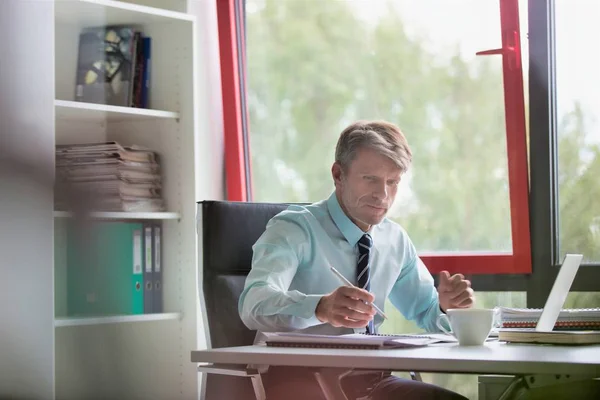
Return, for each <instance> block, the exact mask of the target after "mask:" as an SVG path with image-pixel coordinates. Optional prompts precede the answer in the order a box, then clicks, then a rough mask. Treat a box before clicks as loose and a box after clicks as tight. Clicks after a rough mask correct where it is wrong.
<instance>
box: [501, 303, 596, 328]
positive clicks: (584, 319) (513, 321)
mask: <svg viewBox="0 0 600 400" xmlns="http://www.w3.org/2000/svg"><path fill="white" fill-rule="evenodd" d="M541 315H542V309H539V308H510V307H500V318H501V327H502V328H535V326H536V324H537V322H538V320H539V319H540V316H541ZM554 329H556V330H582V329H598V330H600V308H575V309H562V310H561V311H560V314H559V316H558V320H557V321H556V324H555V325H554Z"/></svg>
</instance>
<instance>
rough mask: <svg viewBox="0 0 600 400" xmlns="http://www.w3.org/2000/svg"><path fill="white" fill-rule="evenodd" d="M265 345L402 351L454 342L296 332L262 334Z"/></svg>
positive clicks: (449, 338) (420, 337)
mask: <svg viewBox="0 0 600 400" xmlns="http://www.w3.org/2000/svg"><path fill="white" fill-rule="evenodd" d="M264 336H265V338H266V339H265V344H266V345H267V346H274V347H312V348H338V349H404V348H413V347H423V346H427V345H429V344H433V343H441V342H455V341H456V339H455V338H454V337H452V336H450V335H400V334H399V335H383V334H380V335H366V334H362V333H351V334H346V335H316V334H307V333H296V332H274V333H264Z"/></svg>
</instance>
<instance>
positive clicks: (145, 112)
mask: <svg viewBox="0 0 600 400" xmlns="http://www.w3.org/2000/svg"><path fill="white" fill-rule="evenodd" d="M54 107H55V110H56V118H57V119H59V120H61V121H68V120H70V121H83V122H85V121H87V122H89V121H96V122H109V123H113V122H127V121H143V120H152V119H161V118H164V119H178V118H179V113H177V112H173V111H163V110H150V109H146V108H133V107H120V106H111V105H104V104H93V103H82V102H79V101H69V100H55V101H54Z"/></svg>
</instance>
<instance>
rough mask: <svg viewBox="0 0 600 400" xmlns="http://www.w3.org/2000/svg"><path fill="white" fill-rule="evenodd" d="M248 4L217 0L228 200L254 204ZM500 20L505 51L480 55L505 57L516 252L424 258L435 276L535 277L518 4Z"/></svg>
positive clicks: (509, 2)
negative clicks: (248, 131) (248, 134)
mask: <svg viewBox="0 0 600 400" xmlns="http://www.w3.org/2000/svg"><path fill="white" fill-rule="evenodd" d="M243 1H244V0H216V4H217V14H218V31H219V46H220V54H221V79H222V82H221V83H222V90H223V123H224V136H225V137H224V139H225V167H226V180H227V199H228V200H231V201H248V200H249V199H248V196H247V193H248V189H249V188H248V187H247V184H246V182H247V180H246V177H247V176H248V175H247V174H250V171H246V167H245V166H246V163H245V160H246V159H247V158H249V157H250V154H247V151H246V152H245V151H244V132H243V125H242V119H243V114H242V113H245V116H246V120H248V119H247V116H248V110H247V109H245V110H242V107H241V104H242V102H241V101H240V100H241V96H242V95H244V96H245V94H246V88H245V87H244V88H241V84H242V83H241V80H240V75H239V70H240V68H242V69H243V70H244V71H245V68H246V56H245V48H246V47H245V43H244V39H243V38H244V34H243V33H244V29H245V28H244V26H243V22H241V23H239V22H238V23H237V24H236V15H235V9H236V5H237V9H238V10H242V9H243V4H242V2H243ZM236 2H237V4H236ZM240 21H243V18H240ZM500 21H501V30H502V32H501V34H502V48H500V49H494V50H484V51H480V52H478V53H477V54H478V55H481V56H487V55H500V56H501V57H502V67H503V79H504V106H505V120H506V142H507V154H508V177H509V192H510V193H509V201H510V216H511V232H512V248H513V249H512V250H513V251H512V253H494V252H490V253H485V254H482V253H476V254H470V253H468V252H465V253H460V252H459V253H456V254H454V253H452V254H444V253H432V254H423V255H421V259H422V260H423V262H424V263H425V265H426V266H427V268H428V269H429V270H430V271H431V272H432V273H439V272H440V271H443V270H446V271H449V272H450V273H459V272H460V273H463V274H525V273H531V243H530V226H529V223H530V222H529V167H528V160H527V137H526V136H527V132H526V126H525V124H526V120H525V101H524V95H523V68H522V62H521V43H520V26H519V5H518V0H500ZM238 30H241V31H240V32H238ZM240 33H241V34H240ZM239 38H241V39H239ZM242 89H243V90H242ZM250 176H251V175H250Z"/></svg>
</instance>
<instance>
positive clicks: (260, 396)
mask: <svg viewBox="0 0 600 400" xmlns="http://www.w3.org/2000/svg"><path fill="white" fill-rule="evenodd" d="M198 372H204V373H207V374H217V375H229V376H240V377H245V378H250V380H251V381H252V387H253V388H254V395H255V396H256V400H266V398H267V395H266V392H265V387H264V385H263V382H262V378H261V376H260V371H259V370H258V369H256V368H253V367H249V366H242V365H235V364H199V365H198Z"/></svg>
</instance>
